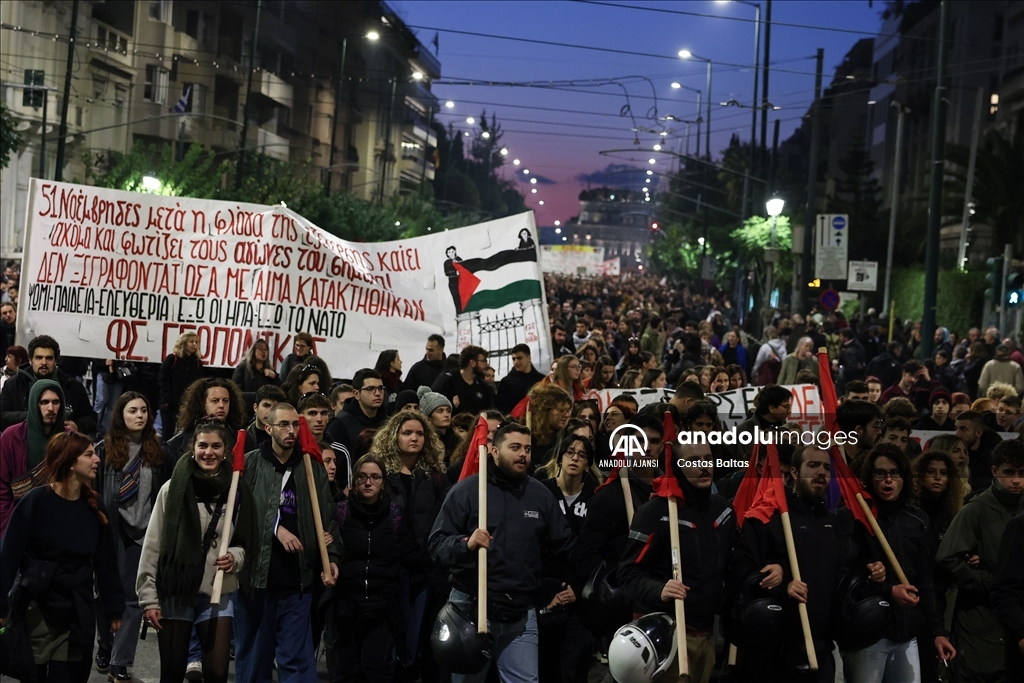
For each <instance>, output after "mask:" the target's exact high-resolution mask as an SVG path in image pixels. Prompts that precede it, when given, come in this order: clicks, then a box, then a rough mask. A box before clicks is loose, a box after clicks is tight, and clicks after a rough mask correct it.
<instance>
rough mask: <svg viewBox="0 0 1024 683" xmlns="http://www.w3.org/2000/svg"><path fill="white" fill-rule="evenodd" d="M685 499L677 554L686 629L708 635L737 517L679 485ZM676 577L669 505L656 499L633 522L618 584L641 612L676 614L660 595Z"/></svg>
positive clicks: (718, 500)
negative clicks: (673, 564)
mask: <svg viewBox="0 0 1024 683" xmlns="http://www.w3.org/2000/svg"><path fill="white" fill-rule="evenodd" d="M681 485H682V487H683V492H684V493H685V494H686V496H687V498H688V499H689V500H687V501H686V502H685V503H682V502H681V503H680V505H679V553H680V564H681V566H682V570H683V584H684V585H686V586H689V591H688V593H687V596H686V625H687V628H693V629H695V630H698V631H710V630H711V627H712V624H713V623H714V620H715V614H717V613H719V612H720V611H721V608H722V602H723V597H724V593H725V575H726V568H727V565H728V562H729V554H730V553H731V552H732V547H733V544H734V543H735V541H736V516H735V515H734V514H733V511H732V508H731V507H729V504H728V503H727V502H726V501H725V499H724V498H722V497H720V496H716V495H712V494H710V492H709V491H704V492H701V493H703V495H701V493H698V492H696V491H695V490H694V489H693V488H692V487H690V486H688V485H687V482H685V481H683V482H681ZM671 578H672V553H671V545H670V540H669V528H668V500H667V499H666V498H653V499H651V501H650V502H648V503H646V504H645V505H644V506H643V507H642V508H640V509H639V510H637V512H636V515H635V516H634V517H633V525H632V526H631V527H630V528H629V538H628V539H627V541H626V549H625V551H623V553H622V561H621V562H620V563H619V573H618V579H619V584H620V585H621V586H622V588H623V590H624V591H625V592H626V595H628V596H629V597H630V599H631V600H632V601H633V604H634V605H636V607H637V611H640V612H643V613H645V614H649V613H651V612H668V613H670V614H671V613H672V609H673V608H672V605H671V603H669V602H663V601H662V599H661V590H662V588H664V587H665V583H666V582H667V581H668V580H669V579H671Z"/></svg>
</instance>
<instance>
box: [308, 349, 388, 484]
mask: <svg viewBox="0 0 1024 683" xmlns="http://www.w3.org/2000/svg"><path fill="white" fill-rule="evenodd" d="M352 388H353V389H355V391H356V395H355V398H350V399H349V400H347V401H345V407H344V408H342V410H341V412H340V413H338V414H337V415H335V416H334V417H333V418H331V421H330V422H329V423H328V424H327V429H326V430H325V431H324V440H325V441H326V442H327V443H329V444H331V448H332V449H333V450H334V453H335V454H336V455H337V456H338V464H339V467H338V473H337V475H335V478H334V481H335V483H336V484H337V485H338V488H339V489H342V490H344V489H345V488H347V487H348V482H349V474H350V473H351V472H352V465H354V464H355V461H356V458H353V457H352V449H353V448H355V445H356V439H358V438H359V433H360V432H362V431H363V430H364V429H377V428H378V427H380V426H381V425H382V424H384V421H385V420H387V415H386V414H385V411H384V410H383V409H382V408H381V406H382V405H383V403H384V382H383V380H381V378H380V373H379V372H377V371H376V370H373V369H372V368H363V369H362V370H359V371H357V372H356V376H355V377H353V378H352ZM342 458H344V463H345V467H341V466H340V465H341V462H342V460H341V459H342Z"/></svg>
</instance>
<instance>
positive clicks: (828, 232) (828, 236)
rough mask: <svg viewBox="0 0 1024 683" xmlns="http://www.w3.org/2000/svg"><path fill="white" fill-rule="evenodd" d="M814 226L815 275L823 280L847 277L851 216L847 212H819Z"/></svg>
mask: <svg viewBox="0 0 1024 683" xmlns="http://www.w3.org/2000/svg"><path fill="white" fill-rule="evenodd" d="M814 227H815V230H814V244H815V247H816V249H815V254H814V277H816V278H820V279H822V280H843V279H845V278H846V259H847V252H848V249H849V244H850V217H849V216H848V215H846V214H838V213H836V214H831V213H819V214H818V219H817V221H815V226H814Z"/></svg>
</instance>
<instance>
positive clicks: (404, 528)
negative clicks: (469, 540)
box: [324, 453, 431, 683]
mask: <svg viewBox="0 0 1024 683" xmlns="http://www.w3.org/2000/svg"><path fill="white" fill-rule="evenodd" d="M386 470H387V465H386V464H385V462H384V460H383V459H382V458H380V457H378V456H376V455H374V454H372V453H367V454H366V455H364V456H363V457H361V458H359V460H357V461H356V464H355V471H354V473H353V487H352V492H351V495H350V496H349V498H348V500H346V501H342V502H340V503H338V506H337V509H336V512H335V516H334V520H335V522H336V524H337V528H338V534H339V538H340V540H341V544H342V545H343V546H344V548H345V553H344V560H342V562H341V564H340V565H339V567H338V570H339V576H338V585H337V588H335V590H334V596H333V600H331V602H330V603H329V604H328V605H327V608H326V609H327V611H328V618H327V623H328V626H327V629H328V630H327V632H326V633H325V635H324V641H325V650H326V652H327V671H328V677H329V680H332V681H334V680H363V681H366V683H391V681H392V680H394V676H395V659H396V657H395V654H396V650H397V653H398V654H399V655H401V654H402V652H403V650H404V643H403V642H401V636H402V635H403V633H404V631H405V630H406V628H407V625H403V623H402V610H401V609H400V605H399V603H400V602H403V603H404V601H402V600H401V599H400V597H401V596H403V595H404V593H403V591H402V580H401V575H402V573H403V572H402V570H403V569H405V570H412V571H422V570H423V569H424V568H429V567H430V566H431V562H430V558H429V557H428V556H427V554H426V551H425V550H424V549H423V548H422V547H421V546H420V544H419V543H417V542H416V539H415V537H414V535H413V534H412V530H411V529H410V527H409V525H408V524H407V523H406V521H405V514H404V513H403V511H402V509H401V507H400V506H399V505H398V503H397V502H396V501H395V499H394V498H393V497H392V495H391V493H390V492H389V491H388V485H387V481H386V479H385V472H386Z"/></svg>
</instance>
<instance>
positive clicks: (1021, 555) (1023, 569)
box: [992, 513, 1024, 643]
mask: <svg viewBox="0 0 1024 683" xmlns="http://www.w3.org/2000/svg"><path fill="white" fill-rule="evenodd" d="M992 606H993V608H994V609H995V611H996V614H998V615H999V621H1000V623H1001V624H1002V625H1003V629H1004V630H1005V631H1006V641H1007V642H1008V643H1019V642H1020V641H1021V640H1024V513H1022V514H1019V515H1017V516H1016V517H1014V518H1013V519H1011V520H1010V522H1009V523H1008V524H1007V525H1006V529H1004V530H1003V537H1002V540H1001V541H1000V542H999V559H998V560H996V567H995V572H994V574H993V575H992Z"/></svg>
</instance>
